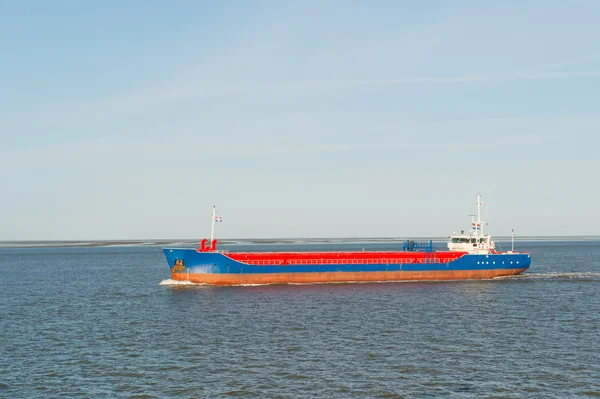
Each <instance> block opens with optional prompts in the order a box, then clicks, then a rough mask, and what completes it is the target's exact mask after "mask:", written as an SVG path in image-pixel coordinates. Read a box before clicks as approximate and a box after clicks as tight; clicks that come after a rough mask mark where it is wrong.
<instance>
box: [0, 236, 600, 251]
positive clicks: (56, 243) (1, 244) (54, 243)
mask: <svg viewBox="0 0 600 399" xmlns="http://www.w3.org/2000/svg"><path fill="white" fill-rule="evenodd" d="M409 239H410V240H433V241H434V242H446V240H447V239H448V238H447V237H338V238H239V239H237V238H226V239H219V244H220V245H255V244H258V245H260V244H263V245H277V244H288V245H294V244H296V245H302V244H347V243H401V242H403V241H405V240H409ZM510 240H511V237H510V236H498V237H496V238H495V239H494V241H497V242H500V241H510ZM199 241H200V240H198V239H196V240H194V239H179V240H178V239H170V240H169V239H160V240H14V241H0V248H51V247H57V248H60V247H113V246H114V247H125V246H136V247H142V246H150V247H157V246H160V247H164V246H169V247H170V246H173V247H175V246H176V247H196V246H198V243H199ZM515 241H519V242H524V241H600V236H519V237H516V238H515Z"/></svg>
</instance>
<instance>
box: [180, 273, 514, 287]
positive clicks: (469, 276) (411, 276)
mask: <svg viewBox="0 0 600 399" xmlns="http://www.w3.org/2000/svg"><path fill="white" fill-rule="evenodd" d="M525 270H526V269H495V270H439V271H438V270H435V271H414V272H408V271H395V272H311V273H248V274H195V273H191V274H187V273H172V274H171V278H172V279H173V280H179V281H190V282H192V283H198V284H211V285H242V284H309V283H342V282H359V281H411V280H421V281H423V280H479V279H487V278H493V277H500V276H511V275H515V274H519V273H522V272H523V271H525Z"/></svg>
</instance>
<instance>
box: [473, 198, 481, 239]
mask: <svg viewBox="0 0 600 399" xmlns="http://www.w3.org/2000/svg"><path fill="white" fill-rule="evenodd" d="M481 205H483V204H482V203H481V194H479V193H477V225H476V226H475V227H476V229H475V233H476V234H477V238H479V230H481V237H483V224H482V223H481Z"/></svg>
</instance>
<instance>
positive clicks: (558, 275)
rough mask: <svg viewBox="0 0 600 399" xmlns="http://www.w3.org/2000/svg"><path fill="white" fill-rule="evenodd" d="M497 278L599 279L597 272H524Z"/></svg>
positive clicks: (599, 275) (599, 274)
mask: <svg viewBox="0 0 600 399" xmlns="http://www.w3.org/2000/svg"><path fill="white" fill-rule="evenodd" d="M499 278H515V279H600V273H599V272H550V273H524V274H519V275H514V276H504V277H499Z"/></svg>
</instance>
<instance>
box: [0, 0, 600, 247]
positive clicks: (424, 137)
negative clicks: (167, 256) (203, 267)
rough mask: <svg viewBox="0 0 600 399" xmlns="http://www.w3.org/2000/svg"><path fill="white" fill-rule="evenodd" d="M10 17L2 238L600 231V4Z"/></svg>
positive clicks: (2, 68)
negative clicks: (482, 220)
mask: <svg viewBox="0 0 600 399" xmlns="http://www.w3.org/2000/svg"><path fill="white" fill-rule="evenodd" d="M0 8H1V11H0V143H1V144H0V179H1V182H2V184H1V186H2V195H0V217H1V222H0V240H93V239H159V238H166V239H168V238H201V237H206V236H210V225H211V212H212V207H213V205H216V206H217V209H218V211H219V216H221V217H222V218H223V223H220V224H219V225H218V227H217V237H221V238H271V237H307V238H309V237H410V236H418V237H420V236H435V237H439V236H447V235H449V234H452V233H453V232H456V231H459V230H461V229H466V228H467V227H469V225H470V221H471V219H470V217H469V216H468V215H469V214H472V213H473V212H474V211H475V195H476V194H477V193H478V192H479V193H481V194H482V195H483V198H482V199H483V202H484V204H485V205H484V207H483V214H484V217H486V218H487V220H488V221H489V226H487V227H488V231H489V232H491V233H492V234H495V235H509V234H510V231H511V229H515V233H516V234H517V235H521V236H532V235H534V236H539V235H542V236H556V235H561V236H562V235H600V211H599V210H598V199H599V198H600V184H598V180H599V178H598V174H599V172H600V155H599V149H600V111H599V110H600V45H599V39H600V24H598V23H597V22H598V19H599V17H600V2H598V1H596V0H573V1H569V2H564V1H554V0H544V1H535V0H531V1H522V0H519V1H510V0H509V1H504V2H482V1H468V0H464V1H428V2H415V1H385V0H381V1H377V2H370V1H327V0H324V1H294V2H292V1H280V0H274V1H261V0H256V1H251V2H250V1H243V0H237V1H234V0H223V1H196V0H189V1H188V0H175V1H171V2H165V1H149V0H138V1H136V0H130V1H125V2H124V1H116V0H107V1H102V2H81V1H76V0H72V1H65V0H55V1H52V2H47V1H41V0H33V1H27V2H15V1H13V2H11V1H0Z"/></svg>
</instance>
